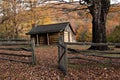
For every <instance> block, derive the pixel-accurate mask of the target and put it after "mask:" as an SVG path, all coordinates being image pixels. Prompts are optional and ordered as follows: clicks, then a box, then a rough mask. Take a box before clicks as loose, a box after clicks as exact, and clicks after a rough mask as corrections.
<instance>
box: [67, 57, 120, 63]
mask: <svg viewBox="0 0 120 80" xmlns="http://www.w3.org/2000/svg"><path fill="white" fill-rule="evenodd" d="M68 59H83V60H87V61H93V62H99V63H110V60H96V59H90V58H82V57H79V56H74V57H68ZM111 62H112V63H117V64H118V63H119V64H120V62H117V61H111Z"/></svg>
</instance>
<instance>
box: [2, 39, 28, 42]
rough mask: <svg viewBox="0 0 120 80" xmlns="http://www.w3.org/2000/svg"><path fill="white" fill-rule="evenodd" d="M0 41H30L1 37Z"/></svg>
mask: <svg viewBox="0 0 120 80" xmlns="http://www.w3.org/2000/svg"><path fill="white" fill-rule="evenodd" d="M0 41H20V42H22V41H30V40H28V39H0Z"/></svg>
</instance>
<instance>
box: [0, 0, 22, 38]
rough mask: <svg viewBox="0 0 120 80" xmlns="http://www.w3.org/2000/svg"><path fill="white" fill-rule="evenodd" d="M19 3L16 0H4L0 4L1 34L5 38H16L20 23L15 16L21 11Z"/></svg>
mask: <svg viewBox="0 0 120 80" xmlns="http://www.w3.org/2000/svg"><path fill="white" fill-rule="evenodd" d="M19 4H20V3H19V2H18V1H17V0H4V1H2V4H1V10H2V14H3V16H2V19H1V22H0V23H1V26H3V30H4V32H3V34H4V35H5V37H6V38H18V35H19V31H20V29H21V28H20V27H19V28H18V26H19V24H20V22H19V17H18V16H17V14H18V13H19V12H20V11H22V9H21V7H20V5H19Z"/></svg>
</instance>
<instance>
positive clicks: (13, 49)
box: [0, 48, 31, 52]
mask: <svg viewBox="0 0 120 80" xmlns="http://www.w3.org/2000/svg"><path fill="white" fill-rule="evenodd" d="M0 50H11V51H29V52H31V49H28V48H0Z"/></svg>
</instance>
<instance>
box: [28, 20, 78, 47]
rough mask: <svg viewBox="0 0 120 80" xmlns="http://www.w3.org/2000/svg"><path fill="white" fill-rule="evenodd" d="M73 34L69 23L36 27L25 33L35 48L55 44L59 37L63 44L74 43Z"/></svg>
mask: <svg viewBox="0 0 120 80" xmlns="http://www.w3.org/2000/svg"><path fill="white" fill-rule="evenodd" d="M75 34H76V33H75V31H74V29H73V27H72V26H71V24H70V23H69V22H64V23H56V24H48V25H36V26H34V27H33V28H32V29H31V30H30V31H29V32H28V33H27V35H30V37H31V38H33V39H34V40H35V44H36V45H37V46H39V45H53V44H57V43H58V40H59V37H60V36H63V37H64V42H75V41H76V39H75Z"/></svg>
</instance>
